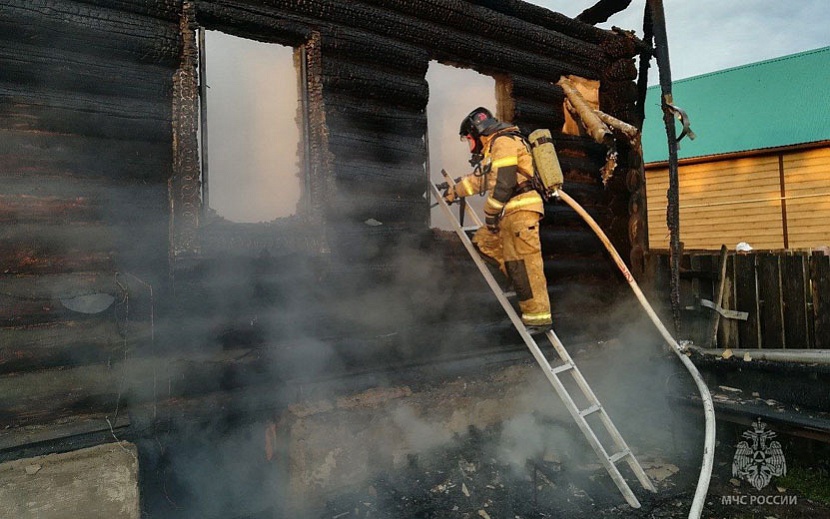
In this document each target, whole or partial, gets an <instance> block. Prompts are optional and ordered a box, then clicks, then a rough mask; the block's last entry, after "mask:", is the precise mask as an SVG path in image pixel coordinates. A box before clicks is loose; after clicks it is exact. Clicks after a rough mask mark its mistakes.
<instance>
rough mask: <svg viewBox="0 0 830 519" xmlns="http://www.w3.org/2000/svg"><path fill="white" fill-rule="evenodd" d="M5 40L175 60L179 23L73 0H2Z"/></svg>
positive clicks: (1, 24) (0, 13)
mask: <svg viewBox="0 0 830 519" xmlns="http://www.w3.org/2000/svg"><path fill="white" fill-rule="evenodd" d="M0 35H2V38H3V39H4V40H15V41H26V42H30V43H33V44H37V43H42V44H43V45H44V46H51V47H55V48H64V49H68V50H72V51H80V52H88V53H90V54H94V55H97V56H99V57H102V58H111V57H118V58H123V59H127V60H131V61H136V62H139V63H157V64H161V65H168V66H175V65H176V64H177V61H178V56H179V49H180V46H179V40H178V30H177V26H176V25H175V24H172V23H164V22H161V21H160V20H157V19H152V18H147V17H144V16H136V15H135V14H129V13H125V12H121V11H117V10H114V9H104V8H101V7H93V6H89V5H84V4H79V3H76V2H72V1H69V0H7V1H5V2H3V4H1V5H0Z"/></svg>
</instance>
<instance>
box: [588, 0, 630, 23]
mask: <svg viewBox="0 0 830 519" xmlns="http://www.w3.org/2000/svg"><path fill="white" fill-rule="evenodd" d="M630 4H631V0H599V2H597V3H596V4H594V5H592V6H591V7H589V8H588V9H585V10H584V11H582V12H581V13H579V14H578V15H577V17H576V18H575V19H576V20H578V21H580V22H584V23H587V24H589V25H596V24H598V23H602V22H605V21H607V20H608V18H610V17H611V16H613V15H615V14H617V13H619V12H620V11H624V10H625V8H626V7H628V6H629V5H630Z"/></svg>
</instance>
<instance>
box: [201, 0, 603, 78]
mask: <svg viewBox="0 0 830 519" xmlns="http://www.w3.org/2000/svg"><path fill="white" fill-rule="evenodd" d="M197 5H199V6H200V5H203V4H202V3H201V2H200V3H198V4H197ZM221 5H222V6H223V8H225V7H232V6H233V7H235V8H239V9H247V10H254V11H255V12H257V13H258V14H260V15H263V16H273V17H276V18H285V19H289V20H296V21H297V22H301V23H307V24H309V25H311V26H316V25H319V24H320V20H332V19H336V20H338V21H339V22H340V23H341V24H343V25H348V26H350V27H353V28H356V29H361V30H365V31H368V32H372V33H374V34H378V35H380V36H384V37H387V38H392V39H397V40H399V41H403V42H406V43H409V44H411V45H415V46H419V47H422V48H425V47H426V44H427V42H435V41H441V42H443V43H444V45H442V48H441V49H434V48H430V49H429V50H430V51H431V52H433V53H434V54H433V57H435V58H437V59H440V60H444V61H447V62H452V63H477V64H480V66H481V67H484V68H491V69H496V70H501V71H508V70H514V69H516V68H520V69H523V70H526V71H528V72H527V73H528V74H534V73H535V74H534V75H535V76H536V77H542V78H555V77H558V76H559V75H561V74H562V73H565V72H566V71H567V73H571V74H578V75H580V76H583V77H588V78H598V77H599V72H600V71H601V70H602V68H603V65H602V63H603V62H604V60H605V58H604V54H603V53H602V52H598V54H597V55H596V56H593V55H592V56H591V58H596V59H597V61H594V59H589V57H587V56H586V57H585V58H584V61H585V63H584V64H582V63H579V64H577V63H574V60H573V59H572V58H570V57H569V56H570V54H569V52H571V51H573V52H577V53H579V54H580V55H582V54H584V52H583V51H580V50H578V49H571V48H570V45H571V44H572V43H573V44H576V43H577V40H568V39H567V37H563V40H562V42H565V43H561V42H560V45H559V46H560V47H561V50H560V51H559V52H560V53H561V54H562V56H563V58H562V59H558V58H557V59H554V58H550V57H545V55H547V56H551V52H545V53H542V54H536V53H532V52H529V51H527V50H526V48H527V43H526V41H524V40H522V41H521V42H519V43H518V44H517V45H515V46H513V45H510V44H508V43H506V42H505V43H504V45H502V46H497V47H494V46H493V40H492V39H490V38H485V37H482V36H477V35H476V34H473V33H460V32H458V31H453V30H450V29H448V28H445V27H441V26H440V25H436V24H433V23H426V22H425V21H424V20H430V19H432V18H434V17H436V16H439V17H440V16H443V15H442V14H440V13H444V15H446V14H449V13H448V12H447V11H448V9H447V8H446V7H444V8H442V7H443V6H438V13H439V14H436V13H435V10H436V8H435V7H436V6H433V5H430V4H418V5H417V6H415V7H413V8H409V7H408V6H407V5H403V3H401V7H402V8H404V11H405V12H406V14H402V13H397V12H394V11H390V10H387V9H379V8H377V7H375V6H373V5H365V4H362V3H358V2H334V3H331V2H326V1H323V0H304V1H299V0H293V1H281V0H279V1H278V0H268V4H267V5H263V6H256V7H253V6H251V5H250V4H247V3H243V2H242V1H241V0H222V1H221ZM464 6H465V7H464V8H466V7H467V6H468V5H467V4H464ZM459 8H461V6H460V5H459V6H457V7H456V9H459ZM487 14H492V13H491V12H489V11H487V10H484V11H483V12H482V16H485V17H486V15H487ZM442 20H443V18H442ZM512 23H514V24H515V21H513V22H512ZM480 24H486V25H482V26H481V27H479V29H480V30H485V27H489V28H490V30H492V29H493V25H492V21H486V20H483V21H481V22H480ZM324 25H325V24H324ZM465 25H468V24H465ZM472 29H475V27H473V28H471V30H472ZM522 29H523V30H525V31H527V32H533V31H532V30H530V29H531V28H530V27H522ZM485 32H486V31H485ZM497 41H498V40H497Z"/></svg>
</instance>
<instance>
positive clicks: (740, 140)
mask: <svg viewBox="0 0 830 519" xmlns="http://www.w3.org/2000/svg"><path fill="white" fill-rule="evenodd" d="M672 94H673V96H674V104H675V105H676V106H678V107H680V108H682V109H684V110H685V111H686V113H687V114H688V115H689V120H690V121H691V127H692V130H693V131H694V132H695V134H697V138H696V139H695V140H689V138H688V137H686V138H684V139H683V140H682V141H681V142H680V150H679V151H678V156H679V158H681V159H684V158H689V157H701V156H706V155H716V154H723V153H735V152H741V151H749V150H758V149H763V148H773V147H779V146H790V145H794V144H802V143H810V142H817V141H823V140H828V139H830V47H824V48H821V49H816V50H812V51H807V52H801V53H798V54H792V55H789V56H783V57H781V58H775V59H771V60H767V61H761V62H758V63H752V64H749V65H743V66H740V67H734V68H729V69H725V70H721V71H718V72H711V73H709V74H703V75H701V76H695V77H691V78H688V79H682V80H679V81H675V82H673V84H672ZM677 127H678V135H679V134H680V130H679V128H680V124H679V122H678V123H677ZM643 155H644V157H643V158H644V160H645V162H646V163H649V162H661V161H666V160H668V157H669V149H668V144H667V140H666V129H665V126H664V124H663V113H662V111H661V110H660V87H659V86H654V87H650V88H649V89H648V93H647V96H646V120H645V123H644V125H643Z"/></svg>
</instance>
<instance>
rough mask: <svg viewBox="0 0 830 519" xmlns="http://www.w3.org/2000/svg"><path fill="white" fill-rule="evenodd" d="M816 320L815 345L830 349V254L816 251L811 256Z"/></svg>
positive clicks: (814, 318)
mask: <svg viewBox="0 0 830 519" xmlns="http://www.w3.org/2000/svg"><path fill="white" fill-rule="evenodd" d="M810 279H811V282H812V287H811V288H812V302H813V312H812V315H813V320H814V334H813V337H814V342H813V346H814V347H815V348H818V349H830V256H826V255H824V254H823V253H821V252H814V253H813V254H812V256H811V257H810Z"/></svg>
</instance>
